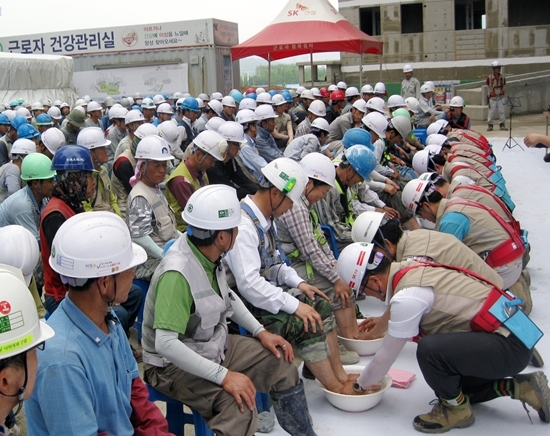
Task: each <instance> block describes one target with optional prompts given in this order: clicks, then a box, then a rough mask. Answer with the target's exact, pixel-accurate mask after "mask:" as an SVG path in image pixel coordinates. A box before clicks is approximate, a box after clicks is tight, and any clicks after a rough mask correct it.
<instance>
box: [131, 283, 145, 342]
mask: <svg viewBox="0 0 550 436" xmlns="http://www.w3.org/2000/svg"><path fill="white" fill-rule="evenodd" d="M132 284H134V285H135V286H137V287H138V288H139V289H141V291H142V292H143V300H142V301H141V307H140V308H139V312H138V317H137V321H136V322H134V325H133V326H132V328H135V329H136V332H137V337H138V342H139V343H140V344H141V329H142V327H143V310H144V309H145V298H146V297H147V290H148V289H149V282H146V281H145V280H138V279H134V280H133V282H132Z"/></svg>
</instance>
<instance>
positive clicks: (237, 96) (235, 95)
mask: <svg viewBox="0 0 550 436" xmlns="http://www.w3.org/2000/svg"><path fill="white" fill-rule="evenodd" d="M231 97H233V100H235V101H236V102H237V103H240V102H241V101H242V99H243V98H244V95H243V93H242V92H241V91H233V92H232V93H231Z"/></svg>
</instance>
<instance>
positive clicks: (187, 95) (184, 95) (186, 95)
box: [181, 92, 191, 99]
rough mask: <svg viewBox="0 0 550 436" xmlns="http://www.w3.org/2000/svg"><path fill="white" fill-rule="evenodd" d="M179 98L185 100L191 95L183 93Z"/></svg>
mask: <svg viewBox="0 0 550 436" xmlns="http://www.w3.org/2000/svg"><path fill="white" fill-rule="evenodd" d="M181 96H182V97H183V98H184V99H185V98H187V97H191V94H189V93H188V92H184V93H183V94H182V95H181Z"/></svg>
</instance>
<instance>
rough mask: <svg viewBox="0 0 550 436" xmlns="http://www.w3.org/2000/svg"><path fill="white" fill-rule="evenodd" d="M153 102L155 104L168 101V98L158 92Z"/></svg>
mask: <svg viewBox="0 0 550 436" xmlns="http://www.w3.org/2000/svg"><path fill="white" fill-rule="evenodd" d="M153 103H155V105H158V104H162V103H166V99H165V98H164V97H163V96H162V95H160V94H157V95H155V96H154V97H153Z"/></svg>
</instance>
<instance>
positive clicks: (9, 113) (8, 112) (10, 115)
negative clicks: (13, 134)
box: [2, 109, 17, 123]
mask: <svg viewBox="0 0 550 436" xmlns="http://www.w3.org/2000/svg"><path fill="white" fill-rule="evenodd" d="M2 113H3V114H4V115H5V116H7V117H8V120H9V121H10V123H11V122H12V120H13V119H14V118H15V117H16V116H17V113H16V112H15V111H12V110H11V109H6V110H5V111H4V112H2Z"/></svg>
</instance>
